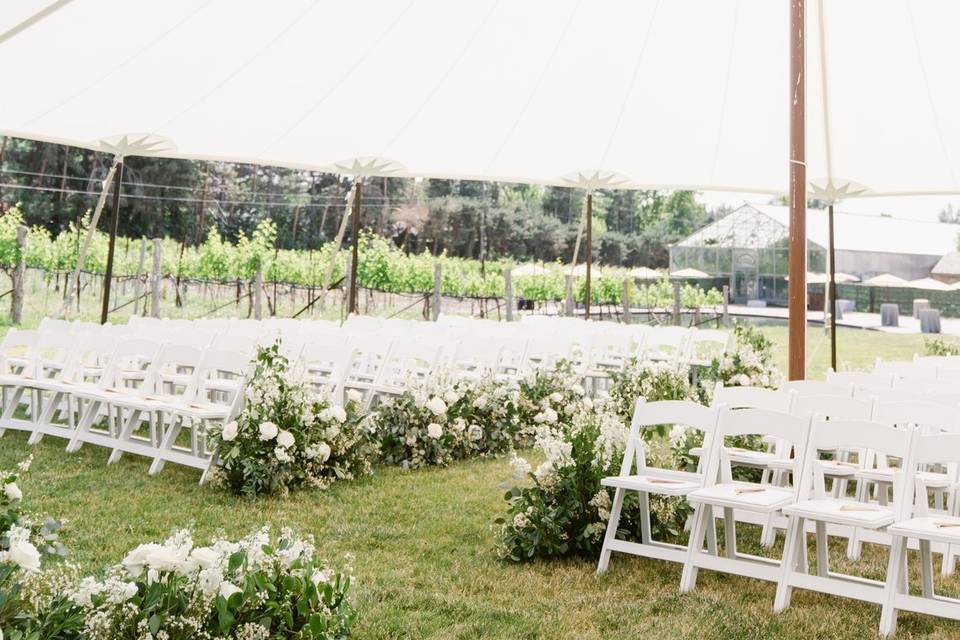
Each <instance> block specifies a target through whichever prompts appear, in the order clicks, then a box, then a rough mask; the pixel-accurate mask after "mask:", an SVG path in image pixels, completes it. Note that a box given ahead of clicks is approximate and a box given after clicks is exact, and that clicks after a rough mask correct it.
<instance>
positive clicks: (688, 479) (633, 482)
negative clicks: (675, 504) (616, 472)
mask: <svg viewBox="0 0 960 640" xmlns="http://www.w3.org/2000/svg"><path fill="white" fill-rule="evenodd" d="M600 484H601V485H603V486H605V487H615V488H619V489H630V490H632V491H644V492H646V493H659V494H662V495H667V496H685V495H687V494H688V493H690V492H691V491H693V490H695V489H698V488H700V487H701V486H702V485H703V478H702V477H701V476H700V475H699V474H696V473H691V472H689V471H673V470H670V469H645V470H644V473H643V474H641V475H632V476H611V477H609V478H604V479H603V480H601V481H600Z"/></svg>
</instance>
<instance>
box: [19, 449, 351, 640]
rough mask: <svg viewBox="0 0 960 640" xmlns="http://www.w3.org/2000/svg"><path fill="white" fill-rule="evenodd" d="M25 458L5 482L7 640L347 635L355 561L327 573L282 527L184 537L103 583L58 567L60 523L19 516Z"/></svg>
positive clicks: (306, 544) (125, 563)
mask: <svg viewBox="0 0 960 640" xmlns="http://www.w3.org/2000/svg"><path fill="white" fill-rule="evenodd" d="M29 464H30V463H29V459H28V460H27V461H25V462H24V463H21V465H20V466H19V467H18V469H17V470H16V471H12V472H9V473H5V474H3V477H4V487H5V490H4V493H3V495H2V497H0V508H2V509H3V513H4V516H3V520H2V523H0V633H2V635H0V637H3V638H5V639H6V640H33V639H37V640H41V639H42V640H74V639H79V638H84V639H88V640H115V639H117V638H137V639H142V640H195V639H196V638H232V639H234V638H235V639H237V640H267V639H268V638H294V637H296V638H314V639H324V640H333V639H338V638H344V637H346V636H347V635H349V633H350V629H351V627H352V626H353V624H354V622H355V621H356V610H355V608H354V606H353V604H352V602H351V601H350V598H349V592H350V588H351V582H352V568H351V566H350V564H351V558H350V557H349V556H348V557H347V558H346V559H345V561H344V563H343V564H342V565H340V566H330V565H327V564H326V563H325V562H323V561H322V560H320V559H319V558H318V557H317V555H316V550H315V548H314V543H313V539H312V538H311V537H309V536H300V535H298V534H296V533H295V532H294V531H292V530H290V529H283V530H282V531H281V532H280V534H279V536H272V535H271V533H270V530H269V529H266V528H265V529H261V530H259V531H254V532H253V533H251V534H250V535H249V536H247V537H246V538H243V539H242V540H239V541H230V540H226V539H224V538H217V539H214V540H213V541H211V543H210V544H209V545H208V546H195V545H194V542H193V538H192V535H191V533H190V531H188V530H181V531H177V532H175V533H174V534H173V535H172V536H170V537H169V538H168V539H167V540H165V541H164V542H162V543H147V544H142V545H140V546H138V547H137V548H135V549H133V550H132V551H131V552H130V553H129V554H127V556H126V557H125V558H124V559H123V560H122V561H121V562H120V563H119V564H117V565H115V566H113V567H110V568H109V569H108V570H107V571H106V572H105V574H104V575H103V576H100V577H95V576H86V577H81V576H80V574H79V571H78V569H77V567H76V566H75V565H73V564H71V563H69V562H66V561H63V560H62V557H63V556H64V555H65V549H64V547H63V546H62V544H61V543H60V540H59V537H58V534H57V530H58V529H59V523H56V522H55V521H53V520H50V519H45V520H43V521H42V522H38V521H37V520H36V519H35V518H32V517H30V516H29V515H27V514H26V513H25V512H24V511H23V510H22V508H21V506H20V505H21V498H22V493H21V491H20V489H19V486H18V484H17V482H18V480H19V477H20V475H21V474H22V473H24V472H25V471H26V470H27V469H28V468H29Z"/></svg>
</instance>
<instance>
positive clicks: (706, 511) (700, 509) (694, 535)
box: [680, 504, 713, 593]
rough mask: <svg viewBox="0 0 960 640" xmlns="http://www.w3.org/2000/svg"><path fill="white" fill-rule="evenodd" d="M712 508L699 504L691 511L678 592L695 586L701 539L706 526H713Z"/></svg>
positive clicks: (701, 547)
mask: <svg viewBox="0 0 960 640" xmlns="http://www.w3.org/2000/svg"><path fill="white" fill-rule="evenodd" d="M708 519H710V520H712V519H713V509H711V508H710V505H706V504H700V505H697V507H696V508H695V509H694V511H693V526H692V527H691V528H690V541H689V543H687V559H686V561H685V562H684V563H683V573H682V574H681V575H680V593H689V592H691V591H693V590H694V589H695V588H696V586H697V565H696V560H697V556H698V555H699V554H700V553H702V551H703V539H704V536H705V534H706V528H707V527H710V528H713V523H712V522H709V524H708Z"/></svg>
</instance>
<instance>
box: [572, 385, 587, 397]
mask: <svg viewBox="0 0 960 640" xmlns="http://www.w3.org/2000/svg"><path fill="white" fill-rule="evenodd" d="M570 391H573V392H574V393H575V394H577V395H578V396H582V395H583V394H585V393H586V390H585V389H584V388H583V385H580V384H574V385H572V386H571V387H570Z"/></svg>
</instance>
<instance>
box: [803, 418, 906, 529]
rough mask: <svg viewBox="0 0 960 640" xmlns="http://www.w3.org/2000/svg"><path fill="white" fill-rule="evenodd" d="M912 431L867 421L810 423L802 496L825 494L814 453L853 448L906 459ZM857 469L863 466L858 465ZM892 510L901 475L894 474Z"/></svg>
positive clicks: (823, 476)
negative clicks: (810, 493)
mask: <svg viewBox="0 0 960 640" xmlns="http://www.w3.org/2000/svg"><path fill="white" fill-rule="evenodd" d="M914 433H915V429H913V428H912V427H909V428H898V427H893V426H890V425H886V424H881V423H879V422H873V421H870V420H825V419H822V418H817V419H816V420H814V424H813V428H812V429H811V432H810V441H809V445H808V447H807V449H806V450H805V454H804V458H805V462H804V464H803V471H802V472H801V476H800V477H801V491H802V492H803V493H802V495H809V492H812V493H813V495H814V497H816V498H824V497H826V496H827V495H828V492H827V487H826V474H825V473H824V468H823V466H822V465H821V464H820V458H819V456H818V455H817V451H828V450H838V449H853V450H856V451H866V450H871V451H873V452H875V453H879V454H882V455H883V456H886V457H899V458H902V459H904V460H908V459H909V456H910V455H911V453H912V451H911V447H912V443H913V436H914ZM861 466H863V465H862V464H861ZM893 484H894V511H895V512H896V511H897V509H898V505H899V504H900V500H901V498H902V495H903V477H902V474H899V473H897V474H894V480H893Z"/></svg>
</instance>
